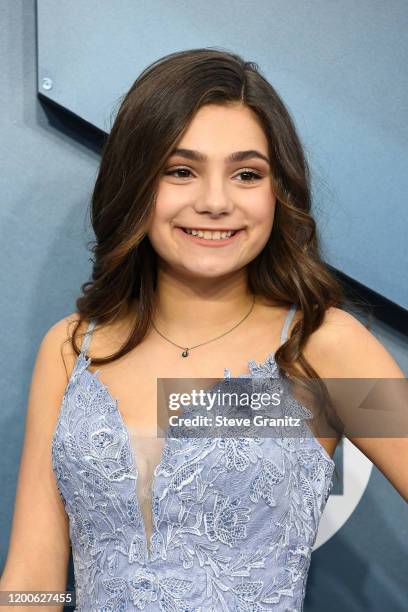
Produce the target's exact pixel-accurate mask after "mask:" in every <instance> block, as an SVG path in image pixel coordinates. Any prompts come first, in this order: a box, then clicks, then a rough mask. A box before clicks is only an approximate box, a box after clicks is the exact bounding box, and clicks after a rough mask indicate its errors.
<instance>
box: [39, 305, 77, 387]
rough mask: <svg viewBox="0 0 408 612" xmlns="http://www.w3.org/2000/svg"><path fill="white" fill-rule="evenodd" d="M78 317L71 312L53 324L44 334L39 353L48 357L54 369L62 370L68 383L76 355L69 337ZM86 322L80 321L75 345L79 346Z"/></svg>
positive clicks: (75, 313)
mask: <svg viewBox="0 0 408 612" xmlns="http://www.w3.org/2000/svg"><path fill="white" fill-rule="evenodd" d="M79 319H80V315H79V313H77V312H73V313H71V314H69V315H67V316H66V317H63V318H62V319H59V320H58V321H57V322H56V323H54V324H53V325H52V326H51V327H50V328H49V329H48V330H47V332H46V333H45V335H44V337H43V339H42V342H41V346H40V352H41V353H42V354H43V355H44V356H47V355H48V356H49V362H50V363H54V364H55V368H56V369H57V368H58V369H61V368H63V369H64V371H65V375H66V382H68V380H69V378H70V375H71V372H72V369H73V367H74V364H75V361H76V358H77V354H76V352H75V351H74V349H73V347H72V343H71V336H72V333H73V330H74V329H75V327H76V325H77V324H78V321H79ZM87 325H88V322H87V321H82V322H81V324H80V327H79V329H78V332H77V334H78V336H77V344H78V345H79V346H80V345H81V337H82V334H84V333H85V331H86V328H87Z"/></svg>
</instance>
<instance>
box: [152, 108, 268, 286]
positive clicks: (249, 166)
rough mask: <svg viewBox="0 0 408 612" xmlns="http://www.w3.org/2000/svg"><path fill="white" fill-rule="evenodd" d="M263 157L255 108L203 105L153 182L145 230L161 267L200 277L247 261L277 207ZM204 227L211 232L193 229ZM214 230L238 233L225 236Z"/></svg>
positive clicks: (263, 144)
mask: <svg viewBox="0 0 408 612" xmlns="http://www.w3.org/2000/svg"><path fill="white" fill-rule="evenodd" d="M267 160H268V141H267V139H266V136H265V134H264V132H263V130H262V128H261V126H260V125H259V123H258V121H257V118H256V115H255V114H254V113H253V111H251V110H250V109H249V108H248V107H246V106H242V105H228V106H224V105H214V104H209V105H206V106H203V107H201V108H200V109H199V111H198V112H197V114H196V115H195V117H194V118H193V120H192V121H191V123H190V125H189V127H188V129H187V130H186V132H185V133H184V135H183V137H182V138H181V139H180V141H179V142H178V143H177V147H176V149H175V150H173V153H172V155H171V156H170V157H169V158H168V160H167V162H166V165H165V168H164V171H163V173H162V176H161V177H160V180H159V184H158V192H157V199H156V205H155V210H154V216H153V219H152V222H151V225H150V228H149V231H148V237H149V240H150V242H151V244H152V246H153V248H154V249H155V251H156V252H157V254H158V256H159V265H160V266H161V267H162V268H163V267H164V268H167V269H169V268H170V269H173V271H177V272H178V273H181V274H183V275H187V276H189V277H191V276H192V277H195V278H198V277H200V278H202V279H203V278H216V277H219V276H223V275H227V274H229V273H232V272H235V271H237V270H240V269H241V268H243V267H244V266H246V265H247V264H248V263H249V262H251V261H252V260H253V259H254V258H255V257H256V256H257V255H258V253H259V252H260V251H261V250H262V249H263V247H264V245H265V244H266V242H267V240H268V237H269V235H270V232H271V229H272V225H273V218H274V213H275V202H276V199H275V195H274V193H273V189H272V176H271V168H270V165H269V163H268V161H267ZM182 228H184V229H186V228H189V231H190V234H188V233H186V232H185V231H183V229H182ZM204 229H205V230H217V231H215V232H214V233H212V234H211V233H208V232H206V233H203V232H193V234H195V235H193V234H191V230H204ZM220 230H239V231H238V232H237V233H236V234H235V235H233V236H231V237H228V236H227V237H223V234H220V233H217V232H219V231H220ZM220 238H221V239H220Z"/></svg>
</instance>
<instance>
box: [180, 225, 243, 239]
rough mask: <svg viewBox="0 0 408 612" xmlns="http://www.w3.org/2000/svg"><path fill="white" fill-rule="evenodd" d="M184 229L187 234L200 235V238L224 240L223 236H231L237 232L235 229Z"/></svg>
mask: <svg viewBox="0 0 408 612" xmlns="http://www.w3.org/2000/svg"><path fill="white" fill-rule="evenodd" d="M184 231H185V232H186V233H187V234H192V235H193V236H198V237H199V238H206V239H207V240H222V239H223V238H229V237H230V236H232V235H233V234H234V233H235V232H234V231H233V230H228V231H225V232H221V231H219V230H217V231H215V232H210V231H208V230H196V229H186V228H184Z"/></svg>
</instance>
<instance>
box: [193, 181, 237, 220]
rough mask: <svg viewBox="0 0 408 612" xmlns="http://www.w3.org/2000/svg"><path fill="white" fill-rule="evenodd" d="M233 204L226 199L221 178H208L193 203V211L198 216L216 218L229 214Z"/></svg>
mask: <svg viewBox="0 0 408 612" xmlns="http://www.w3.org/2000/svg"><path fill="white" fill-rule="evenodd" d="M232 209H233V203H232V201H231V200H230V198H229V197H228V195H227V193H226V189H225V185H224V184H223V180H222V179H221V178H219V177H218V178H217V177H213V178H209V179H208V180H207V181H205V182H204V183H203V193H202V195H200V196H198V197H197V198H196V200H195V202H194V210H195V211H196V212H197V213H199V214H204V213H207V214H208V215H210V216H211V217H218V216H220V215H222V214H226V213H230V212H231V211H232Z"/></svg>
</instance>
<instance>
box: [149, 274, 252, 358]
mask: <svg viewBox="0 0 408 612" xmlns="http://www.w3.org/2000/svg"><path fill="white" fill-rule="evenodd" d="M252 302H253V294H252V293H251V292H250V291H249V290H248V288H247V278H246V275H244V274H243V273H242V271H240V273H239V274H237V275H235V276H230V277H228V278H223V279H198V280H197V279H195V280H194V282H191V281H189V282H185V281H183V280H181V279H179V278H175V277H173V276H171V275H170V274H169V273H168V272H167V271H163V270H159V272H158V279H157V287H156V293H155V309H154V315H153V320H154V323H155V325H156V326H157V328H158V329H159V330H160V331H161V332H162V333H163V334H165V335H166V336H169V337H170V338H171V339H172V340H174V341H175V342H177V341H180V344H182V345H186V346H188V345H189V344H194V343H197V342H201V341H205V340H207V339H208V337H209V336H214V335H216V334H217V333H222V332H223V331H225V330H226V328H228V327H232V326H233V325H235V324H236V323H238V322H239V321H240V319H242V318H243V317H244V316H245V315H246V314H247V313H248V311H249V309H250V308H251V306H252ZM255 304H256V303H255ZM254 309H255V305H254ZM245 323H246V321H244V322H243V325H244V324H245Z"/></svg>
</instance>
